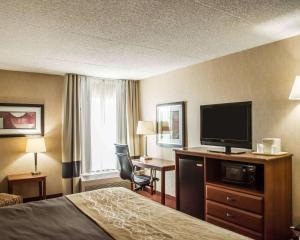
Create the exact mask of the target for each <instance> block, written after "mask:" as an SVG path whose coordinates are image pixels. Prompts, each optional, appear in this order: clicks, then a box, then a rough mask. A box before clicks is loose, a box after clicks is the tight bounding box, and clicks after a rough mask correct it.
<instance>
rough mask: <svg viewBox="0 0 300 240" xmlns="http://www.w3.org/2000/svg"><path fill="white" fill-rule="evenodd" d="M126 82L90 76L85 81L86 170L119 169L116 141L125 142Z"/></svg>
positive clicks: (84, 158) (83, 105)
mask: <svg viewBox="0 0 300 240" xmlns="http://www.w3.org/2000/svg"><path fill="white" fill-rule="evenodd" d="M125 87H126V84H125V81H123V80H106V79H99V78H92V77H88V78H87V81H86V82H85V83H83V84H82V89H83V92H84V94H82V98H81V99H82V101H83V104H82V113H83V116H85V117H84V118H85V120H84V121H82V131H83V132H84V134H83V135H84V139H85V140H84V143H83V145H84V146H83V168H82V170H83V173H87V172H93V171H101V170H108V169H117V168H118V163H117V159H116V157H115V149H114V143H126V91H125Z"/></svg>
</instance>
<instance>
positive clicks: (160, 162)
mask: <svg viewBox="0 0 300 240" xmlns="http://www.w3.org/2000/svg"><path fill="white" fill-rule="evenodd" d="M132 163H133V165H136V166H138V167H142V168H151V169H154V170H158V171H160V172H161V177H160V178H161V179H160V202H161V204H165V200H166V193H165V191H166V185H165V178H166V176H165V172H166V171H173V170H175V162H173V161H169V160H164V159H159V158H152V159H151V160H146V161H145V162H141V161H139V160H132Z"/></svg>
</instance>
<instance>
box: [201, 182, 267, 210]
mask: <svg viewBox="0 0 300 240" xmlns="http://www.w3.org/2000/svg"><path fill="white" fill-rule="evenodd" d="M206 199H208V200H213V201H215V202H219V203H223V204H226V205H229V206H232V207H237V208H240V209H244V210H247V211H251V212H255V213H260V214H263V209H264V207H263V197H258V196H254V195H250V194H246V193H240V192H235V191H231V190H227V189H224V188H218V187H214V186H209V185H207V186H206Z"/></svg>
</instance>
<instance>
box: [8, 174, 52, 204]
mask: <svg viewBox="0 0 300 240" xmlns="http://www.w3.org/2000/svg"><path fill="white" fill-rule="evenodd" d="M46 178H47V176H46V175H44V174H40V175H32V174H31V173H25V174H16V175H9V176H7V180H8V193H10V194H13V186H14V185H15V184H18V183H26V182H38V183H39V197H40V199H46Z"/></svg>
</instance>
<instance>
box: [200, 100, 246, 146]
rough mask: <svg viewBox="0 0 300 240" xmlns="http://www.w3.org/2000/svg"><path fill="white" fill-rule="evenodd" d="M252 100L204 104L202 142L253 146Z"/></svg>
mask: <svg viewBox="0 0 300 240" xmlns="http://www.w3.org/2000/svg"><path fill="white" fill-rule="evenodd" d="M251 105H252V104H251V102H239V103H226V104H214V105H203V106H201V107H200V110H201V116H200V119H201V134H200V135H201V143H202V144H204V145H216V146H225V147H238V148H250V149H251V148H252V126H251V122H252V121H251Z"/></svg>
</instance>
